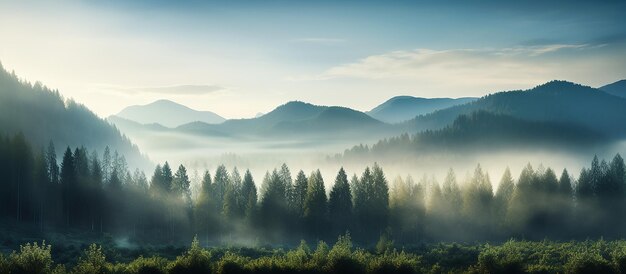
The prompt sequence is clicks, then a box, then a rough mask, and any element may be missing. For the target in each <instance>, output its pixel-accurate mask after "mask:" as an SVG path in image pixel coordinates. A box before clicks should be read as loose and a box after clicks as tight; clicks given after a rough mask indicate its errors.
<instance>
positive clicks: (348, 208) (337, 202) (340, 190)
mask: <svg viewBox="0 0 626 274" xmlns="http://www.w3.org/2000/svg"><path fill="white" fill-rule="evenodd" d="M296 181H297V180H296ZM296 186H297V184H296ZM328 211H329V217H330V218H329V219H330V221H331V230H332V233H333V236H335V235H341V234H343V233H345V232H346V231H348V230H350V229H351V227H350V225H351V223H352V193H351V192H350V184H349V183H348V176H347V175H346V172H345V170H344V169H343V167H342V168H340V169H339V172H338V173H337V177H336V178H335V184H334V185H333V188H332V190H331V191H330V197H329V199H328Z"/></svg>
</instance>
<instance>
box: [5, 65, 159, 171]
mask: <svg viewBox="0 0 626 274" xmlns="http://www.w3.org/2000/svg"><path fill="white" fill-rule="evenodd" d="M0 133H2V134H4V135H14V134H18V133H22V134H23V135H24V136H25V138H26V139H27V140H28V141H29V142H31V143H32V145H33V146H34V147H35V148H41V147H47V146H48V144H49V143H50V142H51V141H52V142H53V143H54V144H55V146H56V148H57V150H58V152H60V151H62V150H63V149H64V148H65V147H67V146H71V147H81V146H84V147H86V148H88V149H89V150H97V151H99V152H100V153H102V152H103V151H104V149H105V147H107V146H109V147H110V149H111V150H113V151H118V152H119V153H120V154H122V155H125V157H126V160H127V161H128V162H129V163H130V164H131V165H133V166H136V167H140V168H148V167H149V166H150V163H149V161H148V160H147V158H146V157H145V156H143V155H141V153H140V152H139V149H138V148H137V146H135V145H133V143H131V141H130V140H129V139H128V138H126V137H125V136H124V135H122V134H121V133H120V131H119V130H117V129H116V128H115V127H114V126H112V125H111V124H109V123H108V122H106V121H105V120H103V119H101V118H99V117H98V116H97V115H96V114H94V113H93V112H91V111H90V110H89V109H88V108H86V107H85V106H83V105H81V104H79V103H77V102H75V101H73V100H71V99H68V100H66V99H64V98H63V97H62V96H61V95H60V94H59V92H58V91H56V90H51V89H49V88H47V87H45V86H43V85H42V84H41V83H35V84H31V83H29V82H26V81H24V80H20V79H19V78H18V77H17V76H16V75H15V73H9V72H7V71H6V70H5V69H4V68H3V67H2V66H0Z"/></svg>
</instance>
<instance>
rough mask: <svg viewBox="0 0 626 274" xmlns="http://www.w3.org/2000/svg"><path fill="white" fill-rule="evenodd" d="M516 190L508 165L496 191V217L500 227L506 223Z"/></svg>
mask: <svg viewBox="0 0 626 274" xmlns="http://www.w3.org/2000/svg"><path fill="white" fill-rule="evenodd" d="M514 191H515V184H514V183H513V177H512V176H511V170H510V169H509V168H508V167H507V168H506V170H505V171H504V174H502V179H500V184H499V185H498V190H497V191H496V195H495V197H494V210H495V216H494V217H495V218H496V220H497V222H498V225H500V227H502V225H504V223H505V218H506V213H507V211H508V208H509V203H510V201H511V197H513V192H514Z"/></svg>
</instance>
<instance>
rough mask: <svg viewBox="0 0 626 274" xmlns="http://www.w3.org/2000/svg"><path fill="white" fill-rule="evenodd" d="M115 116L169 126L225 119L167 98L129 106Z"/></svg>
mask: <svg viewBox="0 0 626 274" xmlns="http://www.w3.org/2000/svg"><path fill="white" fill-rule="evenodd" d="M116 116H117V117H121V118H124V119H127V120H131V121H135V122H138V123H141V124H155V123H158V124H161V125H163V126H166V127H170V128H174V127H177V126H180V125H184V124H188V123H192V122H203V123H207V124H219V123H221V122H224V121H225V120H226V119H224V118H223V117H222V116H219V115H217V114H215V113H213V112H211V111H198V110H194V109H191V108H189V107H186V106H183V105H181V104H178V103H175V102H172V101H169V100H158V101H155V102H152V103H150V104H147V105H141V106H129V107H127V108H125V109H123V110H122V111H120V113H118V114H116Z"/></svg>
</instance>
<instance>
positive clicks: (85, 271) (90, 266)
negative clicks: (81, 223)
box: [72, 244, 112, 274]
mask: <svg viewBox="0 0 626 274" xmlns="http://www.w3.org/2000/svg"><path fill="white" fill-rule="evenodd" d="M111 268H112V265H111V263H108V262H107V260H106V256H105V255H104V253H103V252H102V247H101V246H98V245H96V244H92V245H90V246H89V248H87V250H85V255H84V257H81V258H80V259H79V261H78V264H76V266H75V267H74V269H73V270H72V273H75V274H89V273H92V274H96V273H110V272H111Z"/></svg>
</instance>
